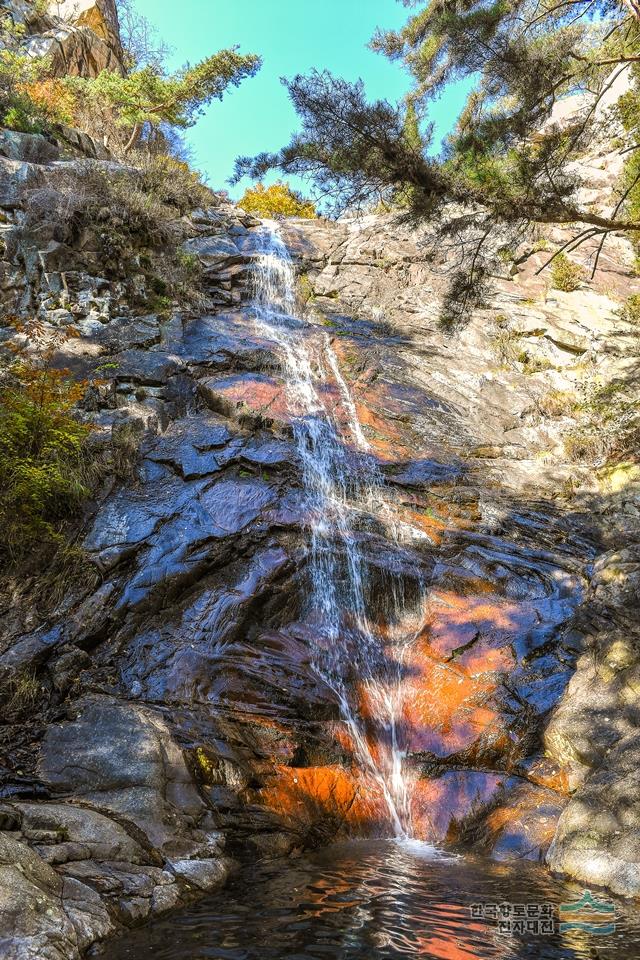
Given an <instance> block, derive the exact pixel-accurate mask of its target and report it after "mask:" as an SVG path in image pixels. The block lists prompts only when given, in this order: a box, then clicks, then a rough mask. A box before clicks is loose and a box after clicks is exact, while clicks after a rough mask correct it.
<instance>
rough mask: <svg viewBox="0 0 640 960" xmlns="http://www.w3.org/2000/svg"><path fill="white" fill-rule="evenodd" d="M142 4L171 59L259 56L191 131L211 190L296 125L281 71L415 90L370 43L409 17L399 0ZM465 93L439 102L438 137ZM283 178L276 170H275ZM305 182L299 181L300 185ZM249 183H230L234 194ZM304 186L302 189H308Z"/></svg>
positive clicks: (379, 92) (397, 93) (375, 92)
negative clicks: (250, 72)
mask: <svg viewBox="0 0 640 960" xmlns="http://www.w3.org/2000/svg"><path fill="white" fill-rule="evenodd" d="M135 3H136V7H137V9H138V10H139V11H140V13H142V14H144V15H145V16H146V17H147V18H148V19H149V20H150V21H151V22H152V23H153V24H154V25H155V26H156V27H157V30H158V33H159V35H160V36H161V37H162V38H163V39H164V40H165V41H166V42H167V43H169V44H170V45H171V46H172V47H173V48H174V50H173V54H172V57H171V63H170V66H172V67H174V66H176V67H177V66H181V65H182V64H183V63H184V62H186V61H189V62H191V63H194V62H196V61H197V60H201V59H202V58H203V57H205V56H207V55H208V54H210V53H213V52H215V51H216V50H219V49H220V48H222V47H228V46H233V45H235V44H237V45H239V46H240V49H241V51H242V52H243V53H258V54H260V56H261V57H262V58H263V61H264V63H263V67H262V69H261V71H260V73H259V74H258V75H257V76H256V77H254V78H253V79H250V80H245V81H244V82H243V83H242V85H241V86H240V87H239V88H238V89H234V90H233V91H232V92H230V93H229V94H228V95H227V96H225V98H224V100H222V101H215V102H214V103H213V105H212V106H211V107H210V108H209V109H208V111H207V113H206V115H205V116H204V117H202V119H201V120H199V122H198V124H197V125H196V126H195V127H194V128H192V129H191V130H189V131H187V140H188V143H189V144H190V146H191V148H192V150H193V160H194V163H195V165H196V166H197V167H198V168H199V169H200V170H202V171H204V172H205V173H206V174H207V176H208V180H209V183H210V185H211V186H212V187H213V188H214V189H222V188H228V184H227V183H226V181H227V179H228V178H229V177H230V176H231V173H232V172H233V162H234V160H235V158H236V156H238V155H250V156H251V155H254V154H256V153H260V152H261V151H263V150H268V151H270V150H277V149H278V148H279V147H281V146H283V145H284V144H285V143H286V142H287V141H288V138H289V136H290V134H291V133H292V132H293V131H294V130H295V129H296V126H297V118H296V114H295V112H294V110H293V108H292V107H291V104H290V103H289V99H288V96H287V93H286V90H285V89H284V87H283V86H282V84H281V83H280V77H283V76H284V77H291V76H293V75H294V74H296V73H305V72H307V71H308V70H310V69H311V68H312V67H317V68H318V69H324V68H327V69H328V70H330V71H332V72H333V73H336V74H337V75H339V76H342V77H345V78H346V79H349V80H356V79H358V78H362V79H363V80H364V81H365V84H366V87H367V90H368V93H369V96H370V97H372V98H380V97H384V98H386V99H387V100H391V101H396V100H398V99H400V98H401V97H402V96H403V94H404V93H406V91H407V90H408V88H409V78H408V76H407V74H406V73H405V72H404V70H403V69H402V67H401V66H400V65H398V64H394V63H390V62H389V61H388V60H387V59H386V58H385V57H383V56H381V55H380V54H376V53H372V52H371V51H370V50H368V49H367V43H368V41H369V40H370V38H371V36H372V35H373V33H374V31H375V28H376V27H377V26H380V27H382V28H385V29H388V28H395V27H398V26H400V25H401V24H402V23H403V22H404V21H405V19H406V17H407V15H408V12H409V11H408V10H407V8H406V7H403V6H402V4H401V3H399V2H396V0H180V2H179V3H175V2H173V3H168V2H158V0H135ZM463 99H464V91H463V90H461V89H460V88H454V89H452V90H450V91H449V92H448V94H447V95H446V96H445V97H443V98H442V100H441V101H439V102H438V103H437V104H434V107H433V109H432V114H431V118H432V119H433V120H434V121H435V123H436V129H437V132H438V134H439V135H440V136H442V135H443V134H445V133H446V132H447V131H448V130H449V129H450V128H451V125H452V123H453V122H454V120H455V118H456V116H457V114H458V113H459V111H460V108H461V106H462V101H463ZM272 179H277V177H275V176H274V177H272ZM295 185H296V186H300V183H299V182H298V183H297V184H295ZM244 186H245V184H242V185H240V187H235V188H233V189H232V190H231V193H232V196H234V197H238V196H240V194H241V193H242V192H243V191H244ZM303 189H304V188H303Z"/></svg>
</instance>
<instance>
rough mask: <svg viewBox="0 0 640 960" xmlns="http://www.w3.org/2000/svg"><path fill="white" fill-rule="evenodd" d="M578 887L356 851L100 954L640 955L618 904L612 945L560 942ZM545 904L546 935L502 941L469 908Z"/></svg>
mask: <svg viewBox="0 0 640 960" xmlns="http://www.w3.org/2000/svg"><path fill="white" fill-rule="evenodd" d="M581 893H582V888H580V887H578V886H576V885H570V884H563V883H560V882H557V881H555V880H553V879H552V878H550V877H548V876H547V875H546V874H545V873H544V871H543V870H542V869H541V868H539V867H537V866H536V865H535V864H531V863H520V864H518V865H511V864H508V865H507V864H499V863H493V862H489V861H483V860H467V859H461V858H454V857H443V856H442V855H439V854H438V853H437V851H435V850H434V848H432V847H430V846H429V845H427V844H420V843H419V842H417V841H406V842H400V843H399V842H396V841H360V842H353V843H349V844H344V845H340V846H334V847H329V848H327V849H325V850H323V851H320V852H318V853H316V854H314V855H312V856H308V857H305V858H300V859H298V860H289V861H284V862H283V861H279V862H276V861H272V862H270V863H263V864H257V865H255V866H253V867H251V868H246V869H244V870H243V871H241V872H240V873H239V874H238V876H237V877H236V878H235V879H234V881H233V882H232V884H231V885H230V886H229V887H227V888H226V889H225V890H224V891H222V892H221V893H220V894H218V895H217V896H215V897H211V898H209V899H208V900H206V901H203V902H201V903H200V904H198V905H196V906H195V907H193V908H191V909H190V910H189V911H185V912H182V913H179V914H176V915H173V916H172V917H170V918H169V919H165V920H163V921H157V922H155V923H154V924H152V925H151V926H149V927H146V928H143V929H141V930H138V931H135V932H134V933H131V934H129V935H128V936H127V937H126V938H125V939H124V940H122V941H120V942H117V943H115V944H111V945H110V946H109V947H108V948H106V949H105V952H104V954H103V957H104V958H105V960H134V958H135V960H144V958H146V957H153V958H154V960H205V958H207V960H285V958H287V960H307V958H308V960H327V958H340V960H383V958H393V957H398V958H400V957H409V956H410V957H424V958H438V960H493V958H523V960H528V958H531V960H533V958H536V960H560V958H563V960H569V958H576V960H579V958H580V960H581V958H585V960H586V958H589V960H594V958H599V960H609V958H614V957H615V958H618V957H624V958H629V960H632V958H634V957H640V918H639V917H638V916H637V915H635V916H634V914H633V912H632V911H631V910H630V908H629V907H628V906H625V905H624V904H623V903H620V902H618V903H616V930H615V933H613V934H611V935H608V936H594V935H589V934H586V933H583V932H580V931H572V932H571V933H567V934H562V935H560V934H559V933H558V932H557V929H558V924H557V906H558V905H559V904H560V903H563V902H568V901H573V900H576V899H577V898H578V897H579V896H580V895H581ZM478 902H484V903H495V904H501V903H504V902H510V903H518V904H523V903H531V904H543V903H552V904H553V905H554V907H553V914H554V916H555V918H556V923H555V930H556V932H555V933H554V934H552V935H543V934H535V933H529V934H519V933H513V932H511V933H508V932H504V933H503V932H500V931H499V930H498V926H497V923H496V922H495V921H493V920H487V919H474V918H472V912H471V909H470V908H471V905H472V904H474V903H478Z"/></svg>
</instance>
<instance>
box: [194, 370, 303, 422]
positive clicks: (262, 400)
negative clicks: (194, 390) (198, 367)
mask: <svg viewBox="0 0 640 960" xmlns="http://www.w3.org/2000/svg"><path fill="white" fill-rule="evenodd" d="M198 390H199V391H200V394H201V395H202V397H203V399H204V400H205V402H206V403H207V404H208V406H210V407H211V409H212V410H215V411H217V412H218V413H222V414H224V415H226V416H231V417H233V418H234V419H236V420H239V419H243V418H251V419H253V420H255V421H260V422H264V423H268V424H273V425H275V426H280V427H282V426H284V425H287V424H288V423H290V421H291V415H292V414H291V410H290V407H289V402H288V399H287V395H286V389H285V386H284V384H283V383H282V381H280V380H276V379H274V378H273V377H269V376H267V375H266V374H262V373H239V374H235V375H233V376H230V377H209V378H208V379H206V380H201V381H200V382H199V383H198Z"/></svg>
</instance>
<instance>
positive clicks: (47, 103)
mask: <svg viewBox="0 0 640 960" xmlns="http://www.w3.org/2000/svg"><path fill="white" fill-rule="evenodd" d="M21 92H22V93H24V94H25V95H26V96H27V97H28V98H29V100H30V101H31V103H32V104H33V106H34V108H35V110H36V111H37V113H38V114H39V115H41V116H42V117H45V118H46V119H47V120H49V121H50V122H52V123H67V124H72V123H73V122H74V120H75V111H76V107H77V103H76V98H75V96H74V94H73V93H72V91H71V90H70V89H69V87H67V86H65V84H64V83H63V82H62V81H61V80H57V79H55V78H49V79H45V80H34V81H33V82H31V83H25V84H24V85H23V86H22V88H21Z"/></svg>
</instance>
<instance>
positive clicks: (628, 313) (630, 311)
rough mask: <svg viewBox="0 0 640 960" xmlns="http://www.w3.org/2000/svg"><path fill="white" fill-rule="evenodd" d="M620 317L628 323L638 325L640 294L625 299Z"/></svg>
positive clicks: (633, 294) (639, 319) (639, 318)
mask: <svg viewBox="0 0 640 960" xmlns="http://www.w3.org/2000/svg"><path fill="white" fill-rule="evenodd" d="M620 315H621V317H622V319H623V320H626V321H627V322H628V323H640V293H632V294H631V296H630V297H628V298H627V300H626V302H625V305H624V307H623V308H622V310H621V313H620Z"/></svg>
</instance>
